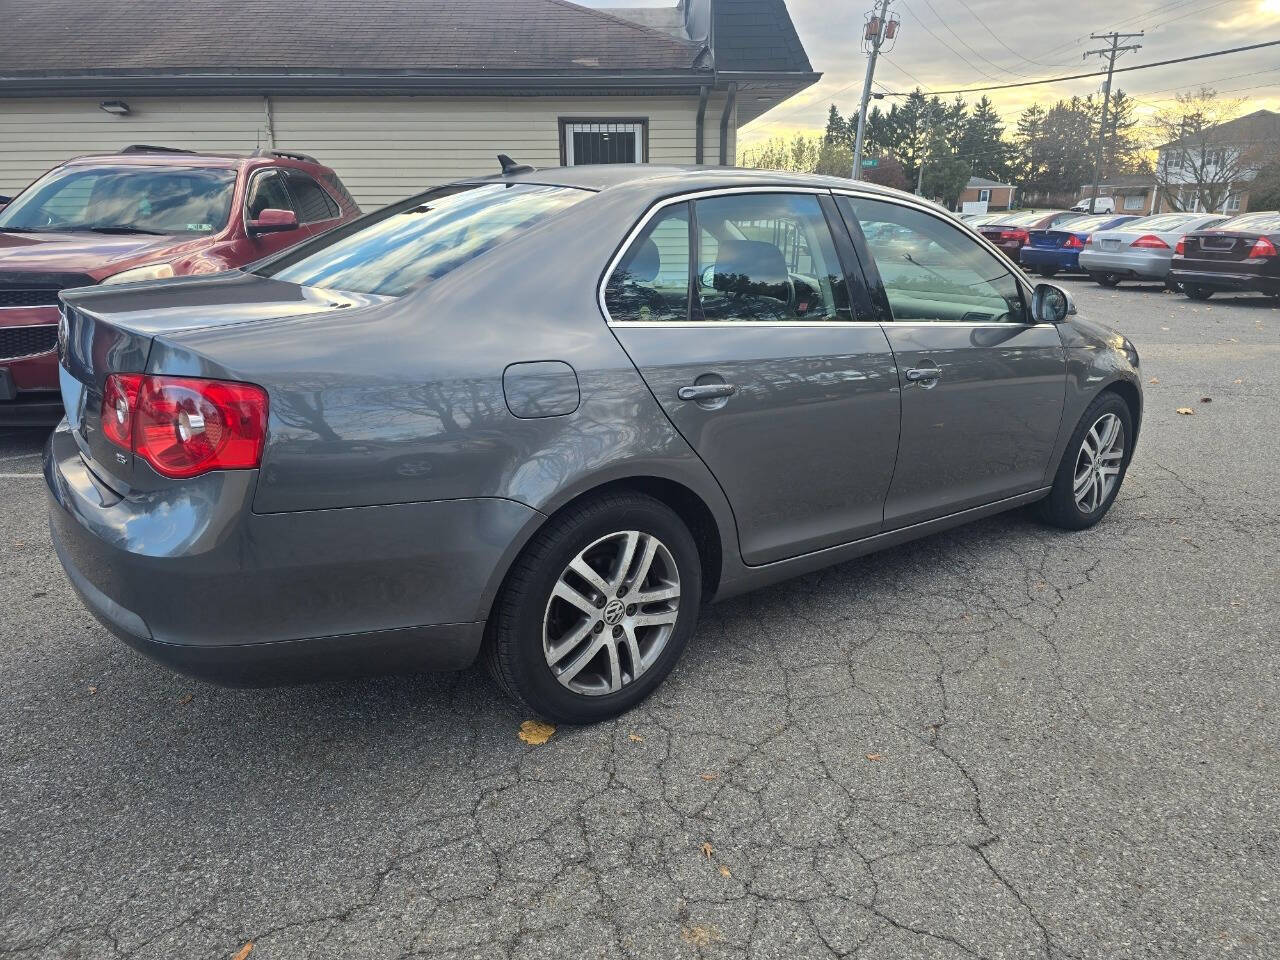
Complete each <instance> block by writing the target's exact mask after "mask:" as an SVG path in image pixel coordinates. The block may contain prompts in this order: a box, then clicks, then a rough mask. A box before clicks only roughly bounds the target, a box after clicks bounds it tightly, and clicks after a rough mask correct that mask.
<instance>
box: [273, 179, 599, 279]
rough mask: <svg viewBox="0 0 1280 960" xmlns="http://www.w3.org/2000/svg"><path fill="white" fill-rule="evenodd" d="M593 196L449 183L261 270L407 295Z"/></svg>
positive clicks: (533, 186) (280, 276)
mask: <svg viewBox="0 0 1280 960" xmlns="http://www.w3.org/2000/svg"><path fill="white" fill-rule="evenodd" d="M590 195H591V193H590V191H587V190H579V189H576V188H573V187H551V186H543V185H540V184H532V183H484V184H474V185H464V186H452V187H442V188H441V189H439V190H433V191H431V192H429V193H425V194H421V195H419V196H417V197H413V198H411V199H409V200H405V201H402V202H400V203H396V204H393V205H391V206H389V207H386V208H384V209H382V210H379V211H377V212H375V213H372V214H369V215H368V216H366V217H363V218H361V219H359V220H355V221H352V222H351V223H349V224H347V225H345V226H340V227H336V228H335V229H333V230H330V231H329V232H328V233H326V234H324V235H323V236H322V237H319V238H317V239H316V240H313V241H311V242H309V243H304V244H302V245H301V246H299V247H295V248H294V249H293V250H292V251H290V252H289V253H288V254H286V255H285V256H284V257H282V258H280V259H278V260H273V261H272V262H271V263H268V264H267V265H266V266H264V267H262V268H261V269H259V270H258V271H257V273H258V274H259V276H264V277H274V278H276V279H277V280H285V281H288V282H290V283H297V284H302V285H303V286H313V287H330V288H333V289H335V290H348V291H351V292H352V293H373V294H382V295H385V296H392V297H397V296H402V295H404V294H406V293H408V292H409V291H410V290H412V289H414V288H415V287H417V286H420V285H422V284H424V283H427V282H428V281H430V280H434V279H437V278H439V277H442V276H444V275H445V274H446V273H448V272H449V271H451V270H454V269H457V268H458V267H459V266H461V265H462V264H464V263H466V262H468V261H470V260H474V259H475V258H476V257H479V256H481V255H482V254H484V253H487V252H488V251H490V250H492V249H493V248H495V247H497V246H499V245H501V244H503V243H505V242H507V241H509V240H511V239H512V238H514V237H517V236H519V235H520V234H522V233H524V232H526V231H528V230H529V229H531V228H532V227H534V226H535V225H536V224H538V223H539V222H541V221H542V220H545V219H546V218H548V217H550V216H552V215H553V214H556V213H559V212H560V211H562V210H564V209H566V208H568V207H570V206H572V205H573V204H575V203H577V202H578V201H580V200H583V199H584V198H586V197H589V196H590Z"/></svg>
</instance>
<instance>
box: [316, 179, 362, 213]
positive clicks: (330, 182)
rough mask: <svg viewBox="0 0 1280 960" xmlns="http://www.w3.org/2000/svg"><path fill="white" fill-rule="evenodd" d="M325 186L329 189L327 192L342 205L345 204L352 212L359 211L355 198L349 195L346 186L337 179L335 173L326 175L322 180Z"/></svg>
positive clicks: (349, 192)
mask: <svg viewBox="0 0 1280 960" xmlns="http://www.w3.org/2000/svg"><path fill="white" fill-rule="evenodd" d="M321 179H322V180H324V182H325V186H327V187H328V188H329V192H330V193H332V194H333V195H334V196H336V197H337V198H338V199H339V200H341V201H342V202H343V203H346V204H347V205H348V206H349V207H350V208H351V209H352V210H359V209H360V204H358V203H356V198H355V197H353V196H352V195H351V191H350V190H348V189H347V186H346V184H344V183H343V182H342V181H341V180H339V179H338V175H337V174H336V173H326V174H325V175H324V176H323V177H322V178H321Z"/></svg>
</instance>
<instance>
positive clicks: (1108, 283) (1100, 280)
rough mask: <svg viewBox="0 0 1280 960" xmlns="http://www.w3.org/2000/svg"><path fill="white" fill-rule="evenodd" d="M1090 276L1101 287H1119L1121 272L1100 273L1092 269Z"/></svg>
mask: <svg viewBox="0 0 1280 960" xmlns="http://www.w3.org/2000/svg"><path fill="white" fill-rule="evenodd" d="M1089 276H1090V278H1092V280H1093V282H1094V283H1096V284H1098V286H1100V287H1117V286H1119V285H1120V274H1118V273H1098V272H1097V271H1090V273H1089Z"/></svg>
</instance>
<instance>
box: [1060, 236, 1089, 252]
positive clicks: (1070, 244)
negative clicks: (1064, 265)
mask: <svg viewBox="0 0 1280 960" xmlns="http://www.w3.org/2000/svg"><path fill="white" fill-rule="evenodd" d="M1063 246H1064V247H1066V248H1067V249H1068V250H1079V249H1080V248H1082V247H1083V246H1084V242H1083V241H1082V240H1081V239H1080V238H1079V237H1077V236H1076V235H1075V234H1074V233H1073V234H1071V235H1070V236H1068V237H1067V242H1066V243H1064V244H1063Z"/></svg>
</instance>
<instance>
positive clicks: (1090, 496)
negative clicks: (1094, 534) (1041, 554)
mask: <svg viewBox="0 0 1280 960" xmlns="http://www.w3.org/2000/svg"><path fill="white" fill-rule="evenodd" d="M1133 435H1134V433H1133V413H1132V412H1131V411H1130V410H1129V405H1128V404H1127V403H1125V402H1124V400H1123V399H1121V397H1120V396H1119V395H1118V394H1115V393H1112V392H1110V391H1107V392H1104V393H1101V394H1099V395H1098V396H1097V397H1096V398H1095V399H1094V401H1093V402H1092V403H1091V404H1089V407H1088V409H1087V410H1085V412H1084V416H1083V417H1081V418H1080V423H1079V424H1078V425H1077V426H1076V430H1075V433H1073V434H1072V435H1071V441H1070V443H1068V444H1067V449H1066V452H1065V453H1063V455H1062V462H1061V463H1060V464H1059V465H1058V473H1057V475H1056V476H1055V477H1054V480H1053V489H1052V491H1051V492H1050V493H1049V496H1047V497H1045V499H1044V500H1041V501H1040V504H1039V508H1040V516H1041V519H1043V520H1044V521H1045V522H1046V523H1050V524H1052V525H1053V526H1055V527H1063V528H1064V529H1067V530H1083V529H1085V528H1086V527H1092V526H1093V525H1094V524H1095V523H1097V522H1098V521H1099V520H1101V519H1102V518H1103V517H1104V516H1106V513H1107V511H1108V510H1110V509H1111V504H1112V503H1113V502H1114V501H1115V499H1116V494H1118V493H1119V492H1120V484H1122V483H1123V482H1124V475H1125V471H1127V470H1128V469H1129V458H1130V456H1132V453H1133V439H1132V438H1133Z"/></svg>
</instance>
